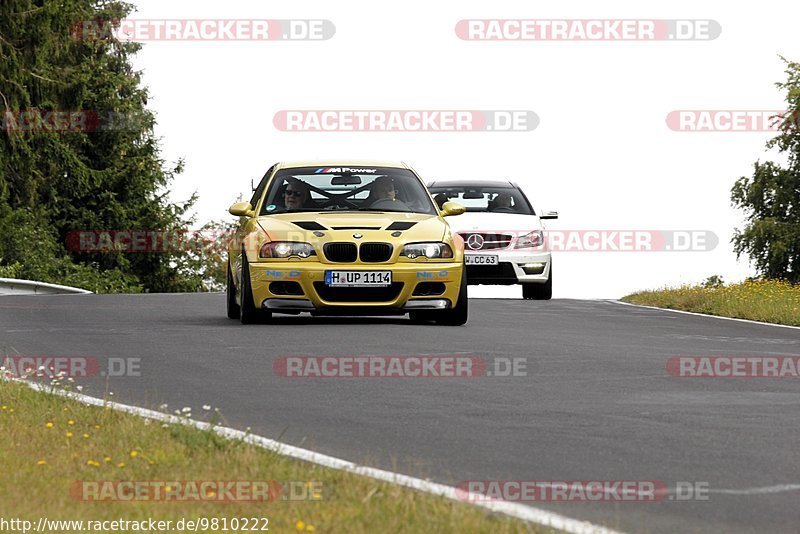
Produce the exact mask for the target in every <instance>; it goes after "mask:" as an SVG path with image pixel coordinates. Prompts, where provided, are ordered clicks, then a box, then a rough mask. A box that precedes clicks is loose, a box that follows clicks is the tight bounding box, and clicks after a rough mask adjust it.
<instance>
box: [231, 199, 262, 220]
mask: <svg viewBox="0 0 800 534" xmlns="http://www.w3.org/2000/svg"><path fill="white" fill-rule="evenodd" d="M228 213H230V214H231V215H236V216H237V217H255V212H254V211H253V206H252V205H251V204H250V203H249V202H237V203H236V204H233V205H232V206H231V207H230V208H228Z"/></svg>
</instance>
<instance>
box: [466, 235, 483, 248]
mask: <svg viewBox="0 0 800 534" xmlns="http://www.w3.org/2000/svg"><path fill="white" fill-rule="evenodd" d="M467 246H468V247H469V248H471V249H472V250H480V249H482V248H483V237H481V235H480V234H472V235H471V236H469V237H468V238H467Z"/></svg>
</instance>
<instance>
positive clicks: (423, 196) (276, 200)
mask: <svg viewBox="0 0 800 534" xmlns="http://www.w3.org/2000/svg"><path fill="white" fill-rule="evenodd" d="M295 211H397V212H407V213H426V214H430V215H435V214H436V213H437V211H436V207H435V206H434V205H433V203H432V202H431V198H430V196H429V195H428V192H427V191H426V190H425V186H424V185H423V184H422V182H420V180H419V179H418V178H417V177H416V175H415V174H414V173H413V172H411V171H410V170H408V169H399V168H391V167H302V168H294V169H283V170H281V171H278V173H277V174H276V176H275V178H274V179H273V180H272V183H271V184H270V187H269V190H268V191H267V193H266V197H265V199H264V202H263V204H262V206H261V215H272V214H275V213H287V212H295Z"/></svg>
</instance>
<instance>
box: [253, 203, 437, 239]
mask: <svg viewBox="0 0 800 534" xmlns="http://www.w3.org/2000/svg"><path fill="white" fill-rule="evenodd" d="M393 223H398V224H396V225H395V227H393V228H389V227H390V226H391V225H392V224H393ZM258 224H259V226H261V228H262V229H263V230H264V231H265V232H266V233H267V235H268V236H269V239H270V241H303V242H307V243H320V244H324V243H327V242H329V241H353V240H354V239H355V238H354V237H353V234H361V235H362V236H363V237H361V238H360V239H359V240H360V241H376V240H377V241H383V242H391V243H400V242H402V243H410V242H415V241H442V240H444V239H445V236H446V235H447V234H449V227H448V226H447V223H446V222H444V220H442V219H441V218H440V217H438V216H437V215H427V214H423V213H397V212H386V211H385V212H366V211H361V212H346V211H340V212H334V211H305V212H296V213H281V214H276V215H265V216H261V217H259V218H258ZM316 225H319V226H322V227H323V228H319V227H317V226H316ZM399 225H403V226H402V227H400V226H399ZM409 225H410V227H409V228H405V227H406V226H409ZM387 228H389V229H387ZM395 228H396V229H395ZM395 231H399V232H401V234H400V235H399V236H397V237H392V235H391V234H392V233H393V232H395ZM314 232H321V233H323V234H324V235H323V236H318V235H315V233H314Z"/></svg>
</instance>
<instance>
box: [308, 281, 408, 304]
mask: <svg viewBox="0 0 800 534" xmlns="http://www.w3.org/2000/svg"><path fill="white" fill-rule="evenodd" d="M314 289H315V290H316V291H317V294H318V295H319V297H320V298H321V299H322V300H325V301H328V302H390V301H392V300H394V299H396V298H397V296H398V295H399V294H400V291H402V290H403V283H402V282H394V283H392V285H389V286H386V287H328V286H326V285H325V282H314Z"/></svg>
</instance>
